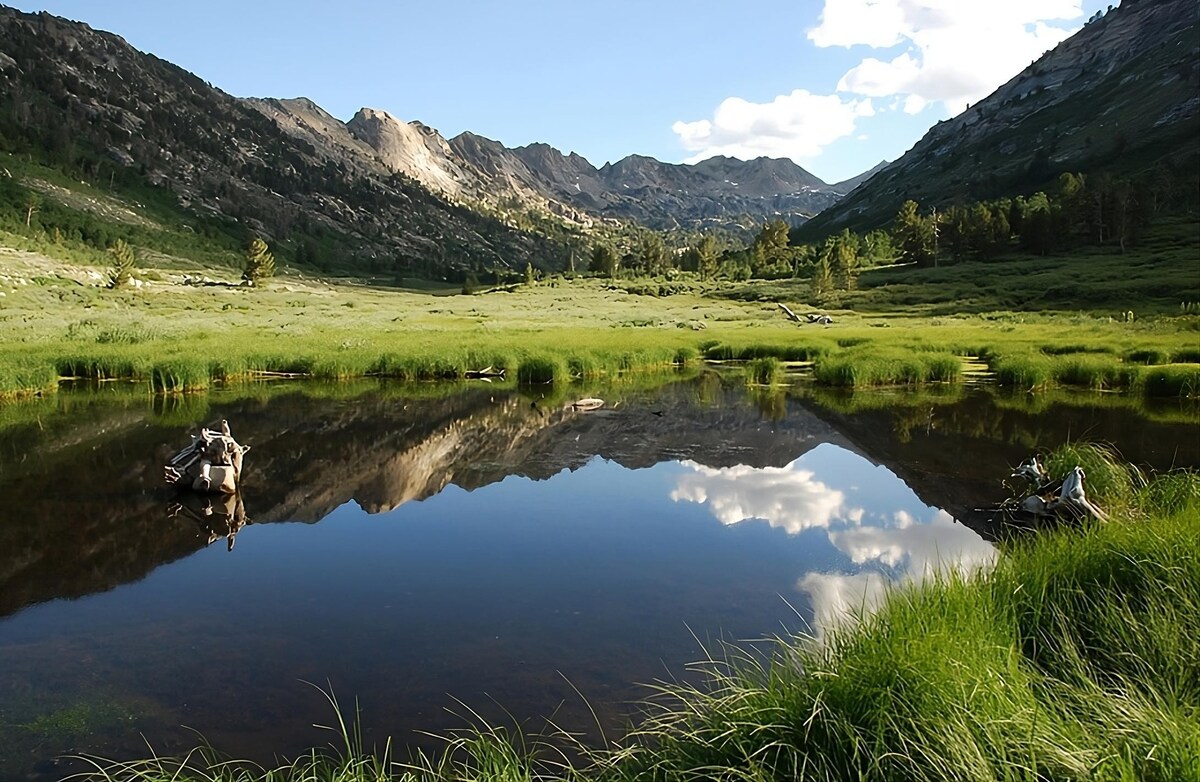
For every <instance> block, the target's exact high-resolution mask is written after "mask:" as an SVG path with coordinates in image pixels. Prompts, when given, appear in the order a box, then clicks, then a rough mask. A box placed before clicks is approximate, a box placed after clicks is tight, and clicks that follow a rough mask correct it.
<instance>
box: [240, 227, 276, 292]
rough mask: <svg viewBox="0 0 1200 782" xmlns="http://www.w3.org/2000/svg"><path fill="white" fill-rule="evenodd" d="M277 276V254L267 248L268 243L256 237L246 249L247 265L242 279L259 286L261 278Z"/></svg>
mask: <svg viewBox="0 0 1200 782" xmlns="http://www.w3.org/2000/svg"><path fill="white" fill-rule="evenodd" d="M274 276H275V256H274V255H272V254H271V251H270V250H269V249H267V243H266V242H264V241H263V240H262V239H259V238H257V237H256V238H255V239H254V240H253V241H251V242H250V247H249V249H247V250H246V267H245V270H244V271H243V272H242V279H243V280H245V281H246V282H248V283H249V284H250V285H252V286H257V285H258V283H259V281H260V280H265V279H266V278H268V277H274Z"/></svg>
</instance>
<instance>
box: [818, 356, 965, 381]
mask: <svg viewBox="0 0 1200 782" xmlns="http://www.w3.org/2000/svg"><path fill="white" fill-rule="evenodd" d="M961 374H962V361H961V360H960V359H959V357H958V356H954V355H950V354H944V353H930V352H920V351H914V350H897V349H891V350H886V349H885V350H880V349H854V350H847V351H846V352H845V353H844V354H838V355H834V356H829V357H826V358H822V359H820V360H819V361H817V362H816V365H815V366H814V367H813V377H814V378H816V380H817V381H818V382H820V383H823V384H825V385H830V386H842V387H846V388H862V387H868V386H896V385H909V386H911V385H918V384H922V383H934V382H938V383H953V382H956V381H957V380H958V379H959V377H960V376H961Z"/></svg>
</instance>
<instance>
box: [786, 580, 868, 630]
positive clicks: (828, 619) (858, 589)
mask: <svg viewBox="0 0 1200 782" xmlns="http://www.w3.org/2000/svg"><path fill="white" fill-rule="evenodd" d="M888 583H889V581H888V578H887V576H884V575H882V574H880V573H855V574H853V575H844V574H841V573H809V574H808V575H806V576H805V577H804V578H802V579H800V581H799V582H798V583H797V584H796V588H797V589H799V590H800V591H801V592H805V593H807V594H808V597H809V599H810V600H811V601H812V611H813V619H812V631H813V632H814V633H815V634H816V635H817V636H820V635H821V633H822V632H823V631H824V630H826V629H827V628H830V627H833V626H835V625H837V623H838V622H839V621H844V620H845V619H846V618H847V617H853V616H858V615H860V614H862V613H870V612H871V611H874V610H875V609H876V608H877V607H878V606H879V602H880V600H882V599H883V596H884V595H885V594H887V586H888Z"/></svg>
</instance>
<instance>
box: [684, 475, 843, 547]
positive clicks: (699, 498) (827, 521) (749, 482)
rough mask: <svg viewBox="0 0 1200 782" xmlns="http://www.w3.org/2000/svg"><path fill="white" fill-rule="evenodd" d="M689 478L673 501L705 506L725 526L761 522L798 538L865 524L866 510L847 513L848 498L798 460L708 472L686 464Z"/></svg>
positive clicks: (687, 477)
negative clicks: (838, 524)
mask: <svg viewBox="0 0 1200 782" xmlns="http://www.w3.org/2000/svg"><path fill="white" fill-rule="evenodd" d="M683 464H684V466H685V467H687V468H688V469H690V470H692V472H690V473H688V474H686V475H684V476H683V477H682V478H681V479H680V481H679V486H677V487H676V488H675V490H674V491H673V492H671V499H673V500H676V501H686V502H695V503H699V504H701V505H705V506H707V507H708V509H709V510H710V511H711V512H712V515H713V516H714V517H716V519H717V520H718V521H720V522H721V523H722V524H737V523H738V522H742V521H746V520H748V519H762V520H764V521H766V522H767V523H769V524H770V525H771V526H772V527H777V528H779V529H783V530H786V531H787V532H789V533H791V534H793V535H795V534H798V533H800V532H803V531H804V530H806V529H811V528H813V527H821V528H827V527H829V526H831V525H832V524H833V523H834V522H835V521H842V520H845V519H847V518H850V517H857V518H860V519H861V518H862V513H863V511H862V508H847V507H846V495H845V493H844V492H841V491H839V490H837V489H834V488H831V487H829V486H828V485H826V484H825V483H822V482H821V481H820V480H817V478H816V473H814V472H813V471H812V470H805V469H802V468H801V467H800V464H801V460H799V459H797V460H796V461H794V462H792V463H791V464H789V465H787V466H786V467H763V468H756V467H749V466H747V465H744V464H742V465H738V466H736V467H721V468H713V467H705V466H704V465H702V464H697V463H696V462H693V461H686V462H684V463H683Z"/></svg>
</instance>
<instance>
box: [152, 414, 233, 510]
mask: <svg viewBox="0 0 1200 782" xmlns="http://www.w3.org/2000/svg"><path fill="white" fill-rule="evenodd" d="M219 426H220V428H219V429H208V428H204V429H201V430H200V433H199V434H194V435H192V442H191V443H190V444H188V445H187V446H185V447H184V448H182V449H180V450H179V451H177V452H176V453H175V454H174V455H173V456H172V457H171V458H170V459H168V460H167V465H166V467H165V468H164V469H163V479H164V480H165V481H166V482H167V483H168V484H169V485H171V486H175V487H176V488H180V489H190V490H192V491H197V492H203V493H209V494H234V493H236V492H237V488H238V481H239V480H240V479H241V477H242V457H243V455H244V454H245V453H246V452H247V451H249V450H250V446H248V445H240V444H239V443H238V441H237V440H234V439H233V434H232V433H231V432H230V431H229V422H228V421H226V420H224V419H222V420H221V423H220V424H219Z"/></svg>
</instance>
